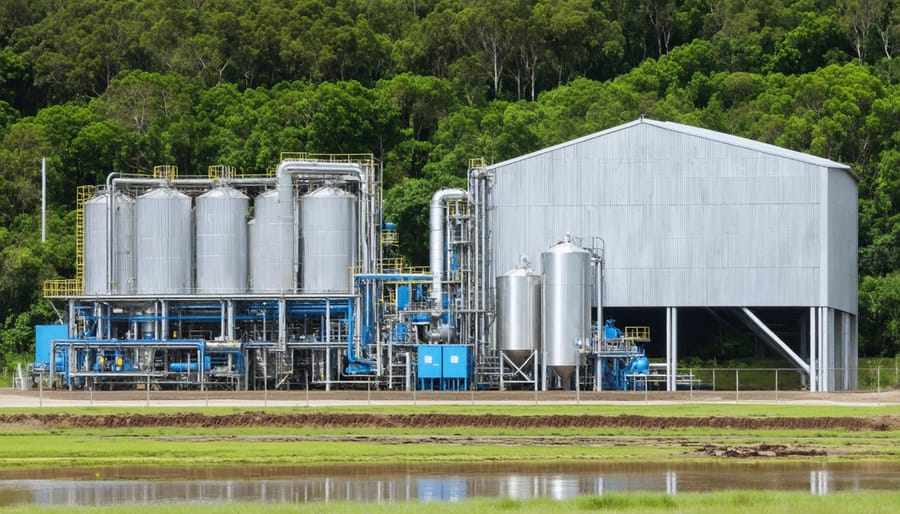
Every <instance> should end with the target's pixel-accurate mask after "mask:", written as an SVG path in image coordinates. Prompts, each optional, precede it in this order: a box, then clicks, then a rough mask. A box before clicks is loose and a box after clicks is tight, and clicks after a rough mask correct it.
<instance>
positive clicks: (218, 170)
mask: <svg viewBox="0 0 900 514" xmlns="http://www.w3.org/2000/svg"><path fill="white" fill-rule="evenodd" d="M206 175H207V176H208V177H209V178H210V180H220V179H229V178H261V177H274V176H275V168H272V169H269V170H266V171H265V172H263V173H242V172H238V171H237V168H235V167H234V166H226V165H223V164H216V165H214V166H210V167H208V168H207V169H206Z"/></svg>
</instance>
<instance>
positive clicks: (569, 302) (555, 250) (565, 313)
mask: <svg viewBox="0 0 900 514" xmlns="http://www.w3.org/2000/svg"><path fill="white" fill-rule="evenodd" d="M541 270H542V275H543V277H542V278H543V286H542V288H541V291H542V295H541V296H542V298H541V300H542V305H543V316H542V318H543V320H542V321H543V325H542V326H543V330H542V342H543V345H544V353H545V355H546V363H547V367H548V368H550V369H552V370H554V371H556V373H557V374H558V375H559V376H560V378H562V386H563V387H564V388H566V389H568V388H569V386H570V384H571V379H572V374H573V373H574V371H575V366H576V365H577V363H578V350H579V348H580V346H581V345H583V344H585V343H588V342H590V337H591V297H592V296H593V295H592V292H593V282H594V281H593V276H592V270H591V254H590V252H588V251H587V250H585V249H583V248H581V247H579V246H577V245H574V244H572V243H570V242H561V243H558V244H556V245H555V246H553V247H552V248H550V249H549V250H547V251H545V252H544V253H542V254H541Z"/></svg>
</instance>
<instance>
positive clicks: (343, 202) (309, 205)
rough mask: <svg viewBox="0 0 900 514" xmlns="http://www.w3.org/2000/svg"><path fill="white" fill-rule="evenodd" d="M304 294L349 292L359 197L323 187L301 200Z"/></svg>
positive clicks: (354, 253)
mask: <svg viewBox="0 0 900 514" xmlns="http://www.w3.org/2000/svg"><path fill="white" fill-rule="evenodd" d="M300 240H301V243H300V247H301V250H300V255H301V258H300V270H301V271H300V274H301V277H302V281H301V283H302V288H303V292H306V293H349V292H351V291H352V289H353V280H352V275H351V274H352V271H351V268H352V267H353V266H354V265H356V244H357V242H356V197H355V196H353V195H352V194H350V193H348V192H346V191H344V190H342V189H338V188H336V187H330V186H326V187H320V188H319V189H316V190H315V191H313V192H311V193H309V194H306V195H303V196H302V197H301V198H300Z"/></svg>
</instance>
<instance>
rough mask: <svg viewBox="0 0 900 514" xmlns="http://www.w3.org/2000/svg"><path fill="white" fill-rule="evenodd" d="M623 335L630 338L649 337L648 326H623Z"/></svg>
mask: <svg viewBox="0 0 900 514" xmlns="http://www.w3.org/2000/svg"><path fill="white" fill-rule="evenodd" d="M625 337H627V338H632V339H650V327H625Z"/></svg>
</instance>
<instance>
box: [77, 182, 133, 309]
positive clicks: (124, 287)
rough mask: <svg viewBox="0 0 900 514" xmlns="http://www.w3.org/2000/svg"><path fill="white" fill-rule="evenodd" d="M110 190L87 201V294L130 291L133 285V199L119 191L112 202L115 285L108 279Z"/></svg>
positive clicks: (85, 207) (113, 276)
mask: <svg viewBox="0 0 900 514" xmlns="http://www.w3.org/2000/svg"><path fill="white" fill-rule="evenodd" d="M108 203H109V193H107V192H102V193H99V194H98V195H96V196H94V197H93V198H91V199H90V200H88V201H87V202H85V203H84V279H83V280H84V282H83V292H84V294H88V295H91V294H97V295H102V294H128V293H131V289H132V287H133V286H134V199H132V198H131V197H129V196H127V195H124V194H122V193H116V195H115V201H114V203H113V206H114V208H115V211H114V212H113V213H112V214H113V216H114V217H113V227H114V228H115V236H114V237H113V245H114V251H113V262H114V264H113V267H112V269H111V270H110V271H111V272H112V280H111V283H112V288H111V290H110V283H109V282H107V266H106V261H107V260H109V246H108V245H107V243H108V238H107V230H108V229H107V225H108V224H109V214H110V213H109V211H108V210H107V205H108Z"/></svg>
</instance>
